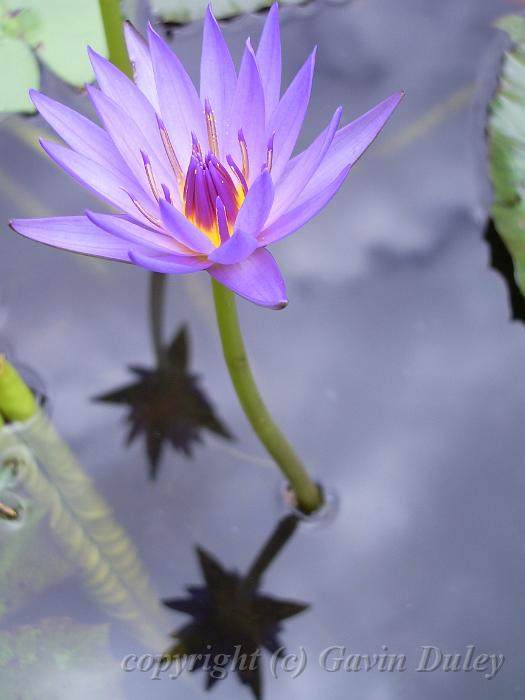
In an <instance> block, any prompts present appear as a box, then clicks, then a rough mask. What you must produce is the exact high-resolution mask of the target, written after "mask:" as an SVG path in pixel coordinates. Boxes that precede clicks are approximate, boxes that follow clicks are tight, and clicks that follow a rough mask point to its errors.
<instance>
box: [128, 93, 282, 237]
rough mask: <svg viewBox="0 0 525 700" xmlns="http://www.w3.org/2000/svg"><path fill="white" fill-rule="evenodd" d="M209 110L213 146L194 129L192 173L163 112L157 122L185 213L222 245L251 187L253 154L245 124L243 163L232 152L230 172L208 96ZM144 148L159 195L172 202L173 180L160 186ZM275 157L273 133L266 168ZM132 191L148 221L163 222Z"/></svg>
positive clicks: (147, 167)
mask: <svg viewBox="0 0 525 700" xmlns="http://www.w3.org/2000/svg"><path fill="white" fill-rule="evenodd" d="M204 116H205V120H206V130H207V136H208V148H209V150H208V153H207V154H206V155H204V154H203V151H202V147H201V144H200V143H199V140H198V139H197V137H196V136H195V134H194V133H192V153H191V158H190V162H189V165H188V170H187V172H186V175H184V171H183V170H182V167H181V165H180V162H179V159H178V158H177V154H176V153H175V149H174V148H173V145H172V143H171V140H170V137H169V134H168V131H167V129H166V127H165V125H164V122H163V121H162V119H160V117H157V122H158V127H159V132H160V136H161V139H162V144H163V146H164V150H165V151H166V156H167V158H168V161H169V163H170V165H171V168H172V170H173V173H174V175H175V179H176V182H177V187H178V189H179V194H180V198H181V202H182V211H183V213H184V216H185V217H186V218H187V219H188V220H189V221H191V223H192V224H194V225H195V226H197V228H199V229H200V230H201V231H202V232H203V233H205V234H206V236H208V238H209V239H210V240H211V241H212V243H213V244H214V245H215V246H216V247H218V246H219V245H220V244H221V243H223V242H224V241H226V240H228V238H229V237H230V236H231V234H232V231H233V227H234V224H235V220H236V218H237V214H238V213H239V209H240V208H241V206H242V203H243V202H244V199H245V197H246V194H247V192H248V181H249V178H250V158H249V154H248V146H247V143H246V139H245V138H244V134H243V131H242V129H241V130H240V131H239V133H238V140H239V150H240V156H241V164H240V167H239V165H237V163H236V162H235V160H234V159H233V157H232V156H231V155H230V154H228V155H227V156H226V162H227V164H228V166H229V168H230V171H231V175H230V172H228V170H227V168H226V167H225V166H224V165H223V163H222V162H221V159H220V150H219V140H218V138H217V127H216V123H215V115H214V113H213V110H212V108H211V105H210V102H209V100H208V99H206V100H205V107H204ZM141 153H142V160H143V163H144V169H145V171H146V177H147V179H148V183H149V186H150V189H151V192H152V193H153V196H154V197H155V199H156V200H157V202H158V201H160V199H161V198H163V199H165V200H166V201H167V202H169V203H170V204H172V197H171V192H170V190H169V189H168V187H167V185H165V184H161V186H160V188H159V187H158V185H157V181H156V179H155V175H154V173H153V168H152V165H151V162H150V159H149V157H148V155H147V154H146V153H144V152H143V151H142V152H141ZM272 162H273V136H272V138H271V139H270V142H269V143H268V150H267V158H266V163H265V164H264V165H263V170H264V169H265V168H267V169H268V171H271V169H272ZM234 179H235V181H234ZM128 195H129V197H130V198H131V200H132V202H133V204H134V205H135V207H136V208H137V209H138V210H139V211H140V213H141V214H142V215H143V216H145V217H146V218H147V219H148V221H150V222H151V223H152V224H154V225H155V226H158V227H160V228H162V222H161V221H160V219H158V218H157V217H155V216H152V215H151V214H150V213H149V212H148V211H146V209H145V208H144V207H143V206H142V205H141V204H140V202H138V200H137V199H136V198H135V197H134V196H133V195H132V194H131V193H129V192H128Z"/></svg>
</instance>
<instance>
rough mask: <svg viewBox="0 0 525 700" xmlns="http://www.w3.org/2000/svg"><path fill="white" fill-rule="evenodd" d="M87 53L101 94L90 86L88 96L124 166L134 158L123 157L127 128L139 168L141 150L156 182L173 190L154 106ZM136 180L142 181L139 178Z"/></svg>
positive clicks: (101, 60) (102, 60)
mask: <svg viewBox="0 0 525 700" xmlns="http://www.w3.org/2000/svg"><path fill="white" fill-rule="evenodd" d="M88 52H89V57H90V60H91V64H92V66H93V71H94V72H95V76H96V78H97V82H98V84H99V87H100V89H101V91H102V93H103V94H102V95H101V93H100V92H98V91H97V90H95V89H94V88H92V87H90V86H88V87H87V89H88V93H89V96H90V97H91V99H92V100H93V101H94V103H95V108H96V109H97V111H98V112H99V114H100V117H101V118H102V120H103V122H104V126H105V127H106V130H107V132H108V133H109V135H110V136H111V138H112V139H113V142H114V143H115V146H116V147H117V148H118V150H119V151H120V153H121V154H122V157H123V158H124V160H125V161H126V163H127V164H128V165H129V166H130V167H132V163H133V162H135V161H136V159H133V160H132V161H131V162H130V160H129V158H128V155H126V154H127V153H129V148H123V142H124V143H125V141H126V140H127V139H128V138H129V135H128V129H129V130H130V132H132V136H133V138H131V139H130V140H131V143H132V144H133V146H134V147H135V150H137V147H138V144H139V143H140V144H141V145H140V147H139V148H138V153H136V154H135V155H136V158H138V163H139V165H140V163H141V156H140V150H143V151H144V152H145V153H147V154H148V156H149V158H150V159H151V162H152V165H153V166H154V168H155V174H156V176H157V178H158V179H159V181H160V182H164V183H165V184H166V185H168V186H169V187H170V188H172V189H173V191H176V188H175V178H174V176H173V173H172V171H171V168H170V167H169V163H168V160H167V158H166V153H165V151H164V146H163V145H162V140H161V137H160V133H159V129H158V125H157V115H156V112H155V109H154V107H153V106H152V104H151V103H150V102H149V100H148V99H147V98H146V96H145V95H144V94H143V93H142V92H141V91H140V90H139V89H138V87H137V86H136V85H135V84H134V83H133V81H132V80H130V79H129V78H128V77H127V76H126V75H124V73H122V72H121V71H119V70H118V68H116V67H115V66H114V65H113V64H112V63H110V62H109V61H108V60H107V59H105V58H104V57H103V56H100V55H99V54H97V53H96V52H95V51H93V50H91V49H89V50H88ZM110 105H113V106H114V108H113V109H111V108H110ZM115 108H116V109H115ZM101 112H102V113H101ZM139 136H140V137H139ZM139 181H142V180H140V178H139Z"/></svg>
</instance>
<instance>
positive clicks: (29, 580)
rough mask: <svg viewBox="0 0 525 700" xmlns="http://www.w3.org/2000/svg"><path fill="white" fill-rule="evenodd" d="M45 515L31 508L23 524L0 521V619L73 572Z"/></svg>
mask: <svg viewBox="0 0 525 700" xmlns="http://www.w3.org/2000/svg"><path fill="white" fill-rule="evenodd" d="M45 516H46V513H45V511H44V510H42V509H35V508H31V509H30V510H29V511H28V512H26V514H25V517H24V520H23V522H22V524H21V525H20V526H17V527H16V528H13V527H12V526H9V525H8V524H5V525H3V526H1V525H0V552H1V554H0V619H1V618H2V617H4V616H5V615H6V614H7V613H10V612H13V611H14V610H16V609H17V608H19V607H20V606H22V605H24V604H26V603H28V602H29V601H30V600H31V599H32V598H34V596H35V595H36V594H37V593H38V592H40V591H44V590H45V589H47V588H49V587H50V586H52V585H54V584H56V583H58V582H59V581H61V580H62V579H64V578H66V577H67V576H69V575H71V574H72V572H73V566H72V564H71V563H70V562H69V561H67V559H66V558H65V557H64V556H63V554H62V553H61V552H59V550H58V548H57V547H56V545H55V544H54V542H53V541H52V539H51V537H50V535H49V531H48V528H47V527H46V524H45Z"/></svg>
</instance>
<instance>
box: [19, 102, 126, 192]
mask: <svg viewBox="0 0 525 700" xmlns="http://www.w3.org/2000/svg"><path fill="white" fill-rule="evenodd" d="M29 94H30V96H31V99H32V101H33V104H34V105H35V107H36V108H37V109H38V111H39V112H40V114H41V115H42V117H43V118H44V119H45V120H46V122H47V123H48V124H49V125H50V126H51V127H52V128H53V129H54V130H55V131H56V133H57V134H58V135H59V136H60V137H61V138H62V139H63V140H64V141H65V142H66V143H67V144H68V145H69V146H71V148H72V149H73V150H75V151H76V152H77V153H80V154H81V155H83V156H86V157H87V158H90V159H91V160H93V161H95V163H98V164H99V165H101V166H102V167H103V168H105V169H106V170H109V172H111V173H113V174H114V175H116V176H117V177H118V176H123V177H125V178H133V175H132V174H131V171H130V169H129V168H128V166H127V165H126V163H125V162H124V159H123V158H122V157H121V155H120V153H119V152H118V151H117V149H116V148H115V144H114V143H113V141H112V140H111V139H110V137H109V136H108V134H107V133H106V132H105V131H104V129H101V128H100V126H97V124H94V123H93V122H92V121H90V120H89V119H86V117H84V116H83V115H82V114H79V113H78V112H75V111H74V110H73V109H70V108H69V107H66V106H65V105H63V104H60V102H56V100H53V99H51V98H50V97H47V95H43V94H42V93H40V92H38V91H37V90H30V91H29Z"/></svg>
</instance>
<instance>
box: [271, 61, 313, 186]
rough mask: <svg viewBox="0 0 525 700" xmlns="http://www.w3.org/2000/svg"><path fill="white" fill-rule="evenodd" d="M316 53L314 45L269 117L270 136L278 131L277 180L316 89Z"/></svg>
mask: <svg viewBox="0 0 525 700" xmlns="http://www.w3.org/2000/svg"><path fill="white" fill-rule="evenodd" d="M315 54H316V50H315V49H314V51H313V52H312V53H311V55H310V57H309V58H308V60H307V61H306V63H305V64H304V65H303V67H302V68H301V69H300V71H299V72H298V73H297V75H296V76H295V78H294V79H293V81H292V83H291V85H290V87H289V88H288V90H287V91H286V92H285V93H284V95H283V97H282V99H281V101H280V102H279V105H278V107H277V109H276V110H275V112H274V114H273V117H272V118H271V119H270V121H269V126H268V129H267V132H266V133H267V136H268V137H270V136H271V135H272V134H273V133H274V132H275V140H274V159H273V167H272V174H273V177H274V180H275V181H276V182H277V180H278V179H279V177H280V176H281V174H282V172H283V170H284V168H285V167H286V164H287V162H288V161H289V159H290V156H291V155H292V151H293V149H294V147H295V144H296V143H297V138H298V136H299V133H300V131H301V129H302V126H303V122H304V118H305V116H306V110H307V109H308V103H309V101H310V93H311V91H312V81H313V75H314V66H315Z"/></svg>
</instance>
